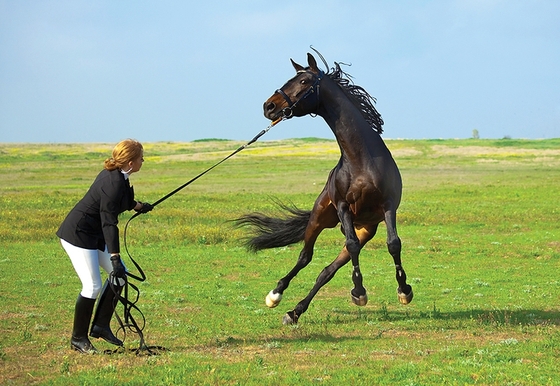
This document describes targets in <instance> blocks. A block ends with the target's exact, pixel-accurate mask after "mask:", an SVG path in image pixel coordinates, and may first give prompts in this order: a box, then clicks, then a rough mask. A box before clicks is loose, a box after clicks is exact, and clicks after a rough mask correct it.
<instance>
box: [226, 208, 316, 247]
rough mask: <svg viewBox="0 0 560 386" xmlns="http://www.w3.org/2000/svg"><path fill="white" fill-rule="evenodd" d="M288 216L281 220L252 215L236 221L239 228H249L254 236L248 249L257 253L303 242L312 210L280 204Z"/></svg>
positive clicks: (249, 238)
mask: <svg viewBox="0 0 560 386" xmlns="http://www.w3.org/2000/svg"><path fill="white" fill-rule="evenodd" d="M278 205H279V206H280V208H281V209H283V210H284V211H285V212H287V214H286V215H285V216H284V217H281V218H275V217H270V216H267V215H265V214H262V213H250V214H247V215H245V216H242V217H240V218H238V219H235V220H234V222H235V224H236V225H237V226H249V227H251V228H252V231H253V232H252V235H250V236H249V237H248V238H247V240H246V245H247V248H249V249H250V250H252V251H254V252H256V251H260V250H261V249H267V248H277V247H284V246H286V245H290V244H295V243H298V242H300V241H302V240H303V238H304V236H305V229H306V228H307V223H308V222H309V217H310V216H311V211H310V210H307V211H306V210H300V209H297V208H296V207H294V206H287V205H285V204H282V203H278Z"/></svg>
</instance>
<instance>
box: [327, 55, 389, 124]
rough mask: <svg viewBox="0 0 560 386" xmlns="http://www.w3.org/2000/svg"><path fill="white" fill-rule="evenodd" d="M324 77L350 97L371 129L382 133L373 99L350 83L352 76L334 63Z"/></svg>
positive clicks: (379, 115)
mask: <svg viewBox="0 0 560 386" xmlns="http://www.w3.org/2000/svg"><path fill="white" fill-rule="evenodd" d="M323 61H324V59H323ZM326 75H327V76H328V77H329V78H331V79H332V80H333V81H334V82H335V83H336V84H338V85H339V86H340V87H341V88H342V90H343V91H344V92H345V93H346V94H347V95H348V96H349V97H350V100H351V101H352V102H353V103H354V105H355V106H356V107H357V108H358V109H359V110H360V112H361V113H362V115H363V117H364V119H365V120H366V121H367V122H368V123H369V124H370V125H371V128H372V129H373V130H375V131H376V132H377V133H378V134H381V133H383V119H382V118H381V114H379V112H378V111H377V109H376V108H375V106H374V104H375V102H376V100H375V98H374V97H372V96H371V95H369V93H368V92H367V91H366V90H364V88H363V87H361V86H358V85H355V84H354V82H353V81H352V76H351V75H349V74H348V73H346V72H344V71H343V70H342V69H341V68H340V64H339V63H337V62H334V68H332V69H331V71H330V72H328V73H327V74H326Z"/></svg>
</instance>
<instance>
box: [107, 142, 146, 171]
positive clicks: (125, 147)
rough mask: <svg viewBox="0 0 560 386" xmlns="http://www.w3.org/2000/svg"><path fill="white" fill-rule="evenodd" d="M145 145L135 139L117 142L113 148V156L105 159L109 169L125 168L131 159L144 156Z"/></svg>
mask: <svg viewBox="0 0 560 386" xmlns="http://www.w3.org/2000/svg"><path fill="white" fill-rule="evenodd" d="M143 150H144V147H143V146H142V144H141V143H140V142H138V141H137V140H135V139H125V140H124V141H120V142H119V143H117V145H116V146H115V148H114V149H113V156H112V157H111V158H107V159H106V160H105V164H104V167H105V169H107V170H115V169H123V168H125V167H126V166H127V165H128V163H129V162H130V161H133V160H135V159H137V158H140V157H142V152H143Z"/></svg>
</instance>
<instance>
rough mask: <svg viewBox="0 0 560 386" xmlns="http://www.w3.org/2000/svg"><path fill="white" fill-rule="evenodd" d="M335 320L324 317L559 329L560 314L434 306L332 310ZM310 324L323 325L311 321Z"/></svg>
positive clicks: (554, 312) (342, 321) (344, 321)
mask: <svg viewBox="0 0 560 386" xmlns="http://www.w3.org/2000/svg"><path fill="white" fill-rule="evenodd" d="M332 314H333V315H334V316H335V317H332V316H331V317H330V318H327V320H328V319H330V320H328V322H329V323H335V324H339V323H340V324H342V323H349V321H350V320H351V319H352V318H353V319H365V320H368V321H379V322H383V321H392V322H396V321H406V320H412V321H414V320H416V321H422V320H441V321H475V322H477V323H479V324H481V325H494V326H534V325H552V326H560V311H544V310H538V309H515V310H511V309H468V310H464V311H452V312H445V311H441V310H439V309H437V308H436V307H435V306H434V308H433V309H432V310H430V311H410V310H404V311H388V310H387V309H386V307H381V308H380V309H359V310H358V311H357V312H356V311H350V310H349V311H346V310H334V311H332ZM311 322H312V323H313V322H315V323H325V322H318V321H311Z"/></svg>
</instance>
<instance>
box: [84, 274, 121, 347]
mask: <svg viewBox="0 0 560 386" xmlns="http://www.w3.org/2000/svg"><path fill="white" fill-rule="evenodd" d="M121 290H122V287H120V286H118V285H114V286H113V288H111V286H110V285H109V281H105V285H104V286H103V290H102V293H101V297H100V298H99V303H98V304H97V309H96V310H95V316H94V317H93V323H92V324H91V331H90V333H89V336H91V337H94V338H103V339H105V340H106V341H107V342H109V343H111V344H114V345H116V346H122V345H123V342H122V341H121V340H120V339H118V338H117V337H116V336H115V335H114V334H113V332H112V331H111V326H110V323H111V318H112V317H113V312H115V307H116V305H117V302H118V297H119V295H120V293H121Z"/></svg>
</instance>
